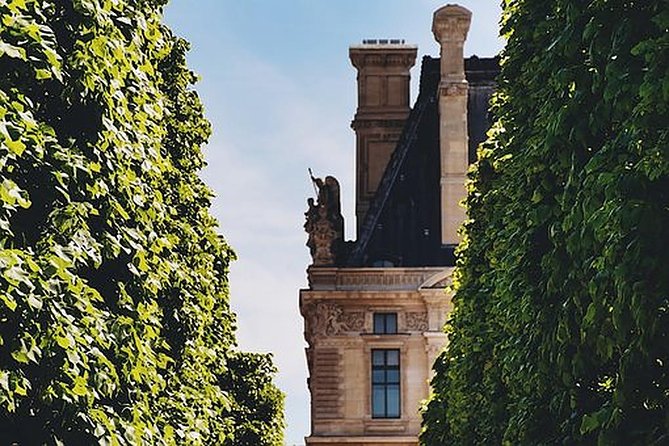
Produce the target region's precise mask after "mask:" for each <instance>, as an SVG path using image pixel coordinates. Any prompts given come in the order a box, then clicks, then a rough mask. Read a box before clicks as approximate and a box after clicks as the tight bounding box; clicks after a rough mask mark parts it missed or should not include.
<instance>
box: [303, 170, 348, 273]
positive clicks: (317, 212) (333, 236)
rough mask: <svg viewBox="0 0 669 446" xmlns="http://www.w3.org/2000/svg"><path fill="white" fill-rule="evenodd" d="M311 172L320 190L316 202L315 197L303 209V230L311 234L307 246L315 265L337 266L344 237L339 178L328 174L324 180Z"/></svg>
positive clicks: (316, 187)
mask: <svg viewBox="0 0 669 446" xmlns="http://www.w3.org/2000/svg"><path fill="white" fill-rule="evenodd" d="M309 173H310V176H311V181H312V182H313V183H314V188H315V189H316V192H317V194H318V198H317V201H316V203H314V199H313V198H309V199H308V200H307V205H308V206H309V208H308V209H307V212H305V213H304V216H305V217H306V222H305V223H304V230H305V231H306V232H307V234H309V238H308V239H307V246H308V247H309V251H310V253H311V258H312V265H314V266H334V265H335V264H336V263H337V256H338V254H339V251H340V249H341V246H342V244H343V241H344V218H343V217H342V215H341V201H340V197H339V182H338V181H337V179H336V178H335V177H332V176H327V177H325V181H323V180H322V179H321V178H314V176H313V175H311V171H309Z"/></svg>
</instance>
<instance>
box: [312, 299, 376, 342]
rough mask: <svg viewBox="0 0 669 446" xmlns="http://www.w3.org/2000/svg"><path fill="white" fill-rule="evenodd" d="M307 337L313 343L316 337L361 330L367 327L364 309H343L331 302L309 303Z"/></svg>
mask: <svg viewBox="0 0 669 446" xmlns="http://www.w3.org/2000/svg"><path fill="white" fill-rule="evenodd" d="M304 315H305V324H306V330H305V333H304V334H305V338H306V340H307V342H308V343H309V344H310V345H312V344H313V341H314V339H315V338H318V337H323V336H337V335H341V334H343V333H346V332H351V331H353V332H360V331H363V329H364V328H365V313H364V312H363V311H343V310H342V308H341V307H340V306H339V305H337V304H334V303H331V302H318V303H312V304H308V305H307V306H306V308H305V310H304Z"/></svg>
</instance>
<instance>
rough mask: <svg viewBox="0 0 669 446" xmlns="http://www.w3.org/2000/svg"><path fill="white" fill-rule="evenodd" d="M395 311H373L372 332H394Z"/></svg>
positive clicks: (395, 331)
mask: <svg viewBox="0 0 669 446" xmlns="http://www.w3.org/2000/svg"><path fill="white" fill-rule="evenodd" d="M396 333H397V313H374V334H396Z"/></svg>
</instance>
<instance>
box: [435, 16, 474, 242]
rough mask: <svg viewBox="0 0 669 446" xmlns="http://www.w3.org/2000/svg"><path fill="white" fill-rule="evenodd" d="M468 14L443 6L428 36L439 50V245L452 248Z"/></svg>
mask: <svg viewBox="0 0 669 446" xmlns="http://www.w3.org/2000/svg"><path fill="white" fill-rule="evenodd" d="M471 18H472V13H471V12H470V11H469V10H467V9H466V8H463V7H462V6H458V5H446V6H444V7H442V8H439V9H438V10H437V11H435V13H434V18H433V21H432V33H433V34H434V38H435V39H436V40H437V42H439V45H440V46H441V80H440V83H439V146H440V152H441V243H442V244H444V245H456V244H458V243H459V241H460V237H459V236H458V233H457V231H458V228H459V227H460V225H461V224H462V223H463V222H464V220H465V210H464V209H463V208H462V207H461V206H460V204H459V203H460V201H461V200H462V199H463V198H465V196H466V192H465V179H466V175H467V169H468V167H469V156H468V149H467V148H468V145H469V144H468V139H469V138H468V134H467V90H468V84H467V80H466V78H465V62H464V55H463V48H464V45H465V40H466V39H467V33H468V32H469V25H470V23H471Z"/></svg>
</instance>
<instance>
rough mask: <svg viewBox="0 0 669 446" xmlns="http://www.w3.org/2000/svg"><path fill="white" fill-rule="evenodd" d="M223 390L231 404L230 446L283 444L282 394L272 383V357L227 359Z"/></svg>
mask: <svg viewBox="0 0 669 446" xmlns="http://www.w3.org/2000/svg"><path fill="white" fill-rule="evenodd" d="M228 365H229V367H228V370H227V372H226V373H225V375H224V376H223V382H222V383H221V385H222V387H223V388H225V389H230V393H231V396H232V397H233V400H234V403H233V404H232V407H231V408H230V415H231V417H232V419H233V424H234V438H233V439H231V440H230V441H228V442H227V443H225V444H226V445H230V446H274V445H282V444H284V443H283V429H284V420H283V415H282V414H283V399H284V398H283V394H282V393H281V392H280V391H279V389H278V388H277V387H276V386H275V385H274V383H273V382H272V376H273V375H274V374H275V373H276V371H277V370H276V367H274V365H273V364H272V357H271V355H267V354H258V353H245V352H241V353H237V354H234V355H232V356H231V357H230V358H229V364H228Z"/></svg>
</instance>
